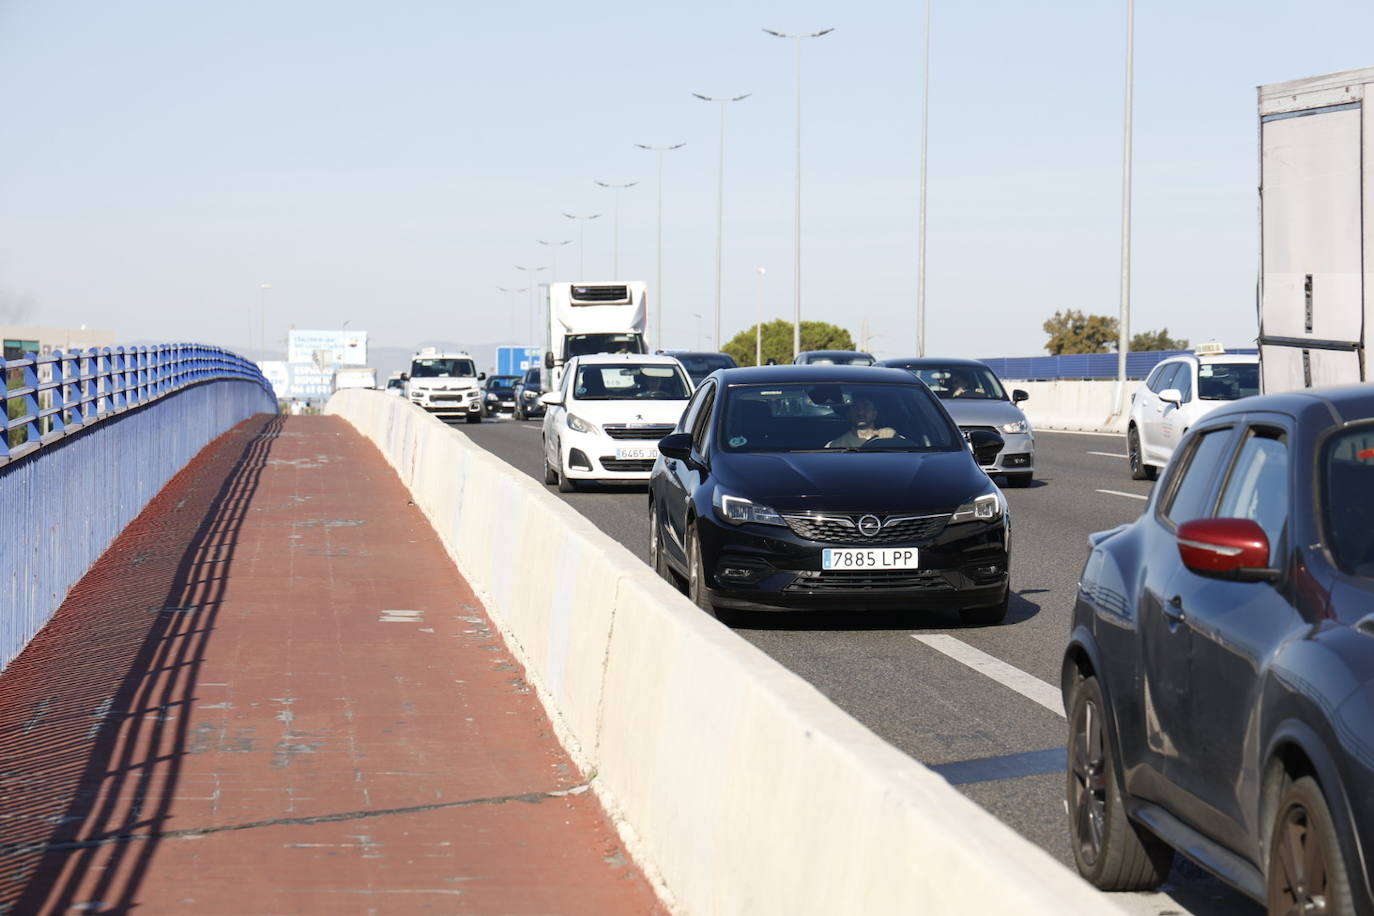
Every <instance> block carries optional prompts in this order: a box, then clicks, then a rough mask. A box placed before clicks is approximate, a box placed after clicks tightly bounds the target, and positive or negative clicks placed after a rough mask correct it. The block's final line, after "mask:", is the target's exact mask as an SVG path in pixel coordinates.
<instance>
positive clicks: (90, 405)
mask: <svg viewBox="0 0 1374 916" xmlns="http://www.w3.org/2000/svg"><path fill="white" fill-rule="evenodd" d="M0 376H3V377H4V379H5V382H6V384H5V387H4V390H0V467H3V466H4V465H6V464H8V463H9V462H11V461H15V460H17V459H19V458H22V457H23V456H24V455H27V454H29V453H30V452H33V451H35V450H37V449H40V448H42V447H43V446H45V445H51V444H52V443H53V442H56V441H57V440H59V439H61V438H63V437H64V436H67V435H70V434H71V433H73V432H76V431H77V430H81V429H86V428H88V427H90V426H91V425H92V424H94V423H99V422H100V421H101V420H105V419H107V418H109V417H113V416H116V415H118V414H121V413H124V412H125V411H127V410H129V409H130V408H133V407H139V406H141V405H143V404H148V403H150V402H152V401H156V400H157V399H159V398H162V397H166V396H167V395H169V394H172V393H173V392H176V391H181V390H182V389H184V388H187V387H189V386H191V385H195V384H198V383H200V382H208V381H218V380H228V379H239V380H242V381H248V382H257V383H258V384H260V385H262V386H263V388H264V389H266V390H267V392H268V393H269V394H270V393H271V386H270V385H268V383H267V380H266V379H264V378H263V375H262V372H261V371H259V370H258V367H257V366H255V365H254V364H253V363H251V362H249V361H248V360H246V359H244V358H243V357H241V356H239V355H238V354H236V353H232V352H230V351H228V350H225V349H222V348H220V347H210V346H205V345H203V344H164V345H159V346H153V347H113V348H112V347H104V348H101V349H94V348H93V349H90V350H84V351H79V350H78V351H73V352H70V353H63V352H62V351H61V350H54V351H53V352H52V354H51V355H47V356H38V355H37V354H34V353H27V354H25V355H24V358H22V359H9V360H6V359H0ZM12 404H19V405H21V406H20V408H19V415H18V416H14V417H11V416H10V414H11V413H12V412H14V411H13V410H12V407H11V405H12Z"/></svg>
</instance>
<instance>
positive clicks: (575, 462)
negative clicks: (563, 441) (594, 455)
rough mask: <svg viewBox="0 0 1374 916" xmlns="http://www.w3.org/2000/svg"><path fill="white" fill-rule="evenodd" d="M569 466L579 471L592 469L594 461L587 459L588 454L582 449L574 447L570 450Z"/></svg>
mask: <svg viewBox="0 0 1374 916" xmlns="http://www.w3.org/2000/svg"><path fill="white" fill-rule="evenodd" d="M568 466H569V467H573V468H576V469H577V470H579V471H590V470H591V469H592V463H591V462H590V461H588V460H587V456H586V454H585V453H583V451H582V449H580V448H574V449H569V450H568Z"/></svg>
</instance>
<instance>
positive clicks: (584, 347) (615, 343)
mask: <svg viewBox="0 0 1374 916" xmlns="http://www.w3.org/2000/svg"><path fill="white" fill-rule="evenodd" d="M643 352H644V338H642V337H640V336H639V335H638V334H569V335H568V336H567V338H566V341H565V346H564V353H563V358H564V359H572V358H573V357H574V356H595V355H596V354H597V353H643Z"/></svg>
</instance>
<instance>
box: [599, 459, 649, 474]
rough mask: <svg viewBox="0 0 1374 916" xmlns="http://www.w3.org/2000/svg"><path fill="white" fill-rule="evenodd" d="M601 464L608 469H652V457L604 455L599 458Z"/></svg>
mask: <svg viewBox="0 0 1374 916" xmlns="http://www.w3.org/2000/svg"><path fill="white" fill-rule="evenodd" d="M601 466H602V467H603V468H605V469H606V470H608V471H652V470H653V469H654V459H652V458H612V457H610V456H605V457H603V458H602V459H601Z"/></svg>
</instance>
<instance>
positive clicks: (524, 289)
mask: <svg viewBox="0 0 1374 916" xmlns="http://www.w3.org/2000/svg"><path fill="white" fill-rule="evenodd" d="M496 288H497V289H499V290H500V291H501V292H503V293H527V292H529V287H527V286H526V287H521V288H520V289H510V288H508V287H505V286H498V287H496ZM514 301H515V297H514V296H512V297H511V305H509V306H507V308H509V309H510V310H511V315H514V314H515V305H514ZM511 333H512V334H518V333H519V332H518V331H516V330H515V322H514V321H512V322H511Z"/></svg>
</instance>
